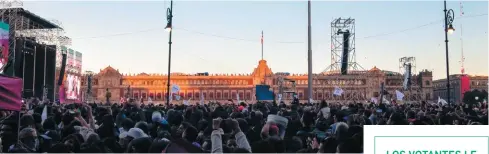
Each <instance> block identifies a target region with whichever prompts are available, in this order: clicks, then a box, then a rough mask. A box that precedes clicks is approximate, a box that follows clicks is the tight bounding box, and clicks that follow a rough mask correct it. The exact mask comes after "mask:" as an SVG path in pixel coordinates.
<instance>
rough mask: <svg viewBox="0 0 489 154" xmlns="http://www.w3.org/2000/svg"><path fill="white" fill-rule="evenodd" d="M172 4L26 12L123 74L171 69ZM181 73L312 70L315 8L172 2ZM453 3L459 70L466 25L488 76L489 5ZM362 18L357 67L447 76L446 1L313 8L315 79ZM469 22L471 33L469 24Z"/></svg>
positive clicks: (175, 61) (175, 66) (97, 65)
mask: <svg viewBox="0 0 489 154" xmlns="http://www.w3.org/2000/svg"><path fill="white" fill-rule="evenodd" d="M169 4H170V2H169V1H147V2H141V1H134V2H131V1H106V2H104V1H89V2H82V1H79V2H76V1H48V2H47V1H26V2H24V8H25V9H28V10H29V11H31V12H33V13H35V14H38V15H40V16H41V17H44V18H47V19H56V20H58V21H60V22H62V25H63V27H64V30H65V32H66V36H68V37H71V38H72V39H73V41H72V46H71V47H72V48H73V49H75V50H77V51H80V52H82V53H83V70H91V71H94V72H98V71H99V70H100V69H103V68H105V67H107V66H109V65H110V66H112V67H114V68H116V69H119V71H120V72H122V73H141V72H146V73H162V74H166V72H167V67H168V66H167V63H168V33H167V32H165V31H164V27H165V26H166V22H167V21H166V8H167V7H169ZM173 4H174V5H173V14H174V18H173V26H174V31H173V38H172V41H173V47H172V72H183V73H197V72H209V73H251V72H252V71H253V68H255V67H256V66H257V65H258V61H259V60H260V58H261V45H260V36H261V31H262V30H263V31H264V42H265V43H264V51H265V52H264V59H265V60H267V62H268V65H269V67H271V68H272V71H273V72H290V73H307V1H179V0H176V1H174V2H173ZM463 7H464V8H463V10H464V12H465V14H464V17H462V18H461V17H460V5H459V1H450V2H448V8H452V9H453V10H454V11H455V14H456V18H455V20H454V27H455V29H456V31H455V32H454V33H453V34H452V35H450V36H449V40H450V42H449V43H450V44H449V52H450V56H449V57H450V73H451V74H457V73H460V66H461V64H460V62H459V61H460V59H461V48H462V47H461V41H460V38H461V33H460V32H461V27H463V42H464V45H463V49H464V54H465V58H466V62H465V67H466V69H465V70H466V73H468V74H474V75H487V74H488V37H487V30H488V16H487V13H488V2H487V1H474V2H468V1H464V2H463ZM338 17H342V18H347V17H351V18H354V19H355V21H356V25H355V26H356V30H355V31H356V52H357V54H356V55H357V62H358V63H359V64H360V65H361V66H362V67H363V68H365V69H367V70H368V69H371V68H372V67H374V66H377V67H378V68H380V69H383V70H389V71H396V72H397V71H399V58H401V57H406V56H413V57H416V60H417V61H416V63H417V67H416V71H420V70H422V69H428V70H432V71H433V73H434V79H439V78H444V77H445V73H446V72H445V69H446V66H445V44H444V39H445V38H444V31H443V22H442V21H443V1H426V2H422V1H409V2H398V1H391V2H388V1H382V2H367V1H359V2H351V1H348V2H334V1H313V2H312V52H313V72H314V73H320V72H322V71H323V70H324V69H326V68H327V67H328V66H329V65H330V64H331V52H330V44H331V41H330V40H331V39H330V35H331V34H330V33H331V30H330V23H331V21H332V20H333V19H334V18H338ZM461 25H463V26H461Z"/></svg>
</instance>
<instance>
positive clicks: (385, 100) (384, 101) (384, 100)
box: [382, 97, 391, 104]
mask: <svg viewBox="0 0 489 154" xmlns="http://www.w3.org/2000/svg"><path fill="white" fill-rule="evenodd" d="M382 103H385V104H391V102H390V101H389V100H387V98H385V97H383V98H382Z"/></svg>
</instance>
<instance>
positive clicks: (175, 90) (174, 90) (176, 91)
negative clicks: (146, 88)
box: [171, 84, 180, 93]
mask: <svg viewBox="0 0 489 154" xmlns="http://www.w3.org/2000/svg"><path fill="white" fill-rule="evenodd" d="M179 91H180V86H178V85H176V84H175V85H173V86H172V87H171V92H172V93H178V92H179Z"/></svg>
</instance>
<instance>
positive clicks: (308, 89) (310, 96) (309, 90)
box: [307, 0, 312, 103]
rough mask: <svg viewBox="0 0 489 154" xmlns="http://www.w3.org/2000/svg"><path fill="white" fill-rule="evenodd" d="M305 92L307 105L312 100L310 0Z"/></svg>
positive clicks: (309, 0)
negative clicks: (306, 92)
mask: <svg viewBox="0 0 489 154" xmlns="http://www.w3.org/2000/svg"><path fill="white" fill-rule="evenodd" d="M307 17H308V20H307V67H308V69H307V91H308V97H309V99H307V101H308V103H311V99H312V50H311V0H308V1H307Z"/></svg>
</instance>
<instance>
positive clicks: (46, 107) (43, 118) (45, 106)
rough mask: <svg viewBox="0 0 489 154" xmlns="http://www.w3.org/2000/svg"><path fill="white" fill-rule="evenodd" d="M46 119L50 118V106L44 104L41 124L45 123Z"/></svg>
mask: <svg viewBox="0 0 489 154" xmlns="http://www.w3.org/2000/svg"><path fill="white" fill-rule="evenodd" d="M46 119H48V106H47V105H44V109H42V114H41V120H42V121H41V124H43V123H44V121H45V120H46Z"/></svg>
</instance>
